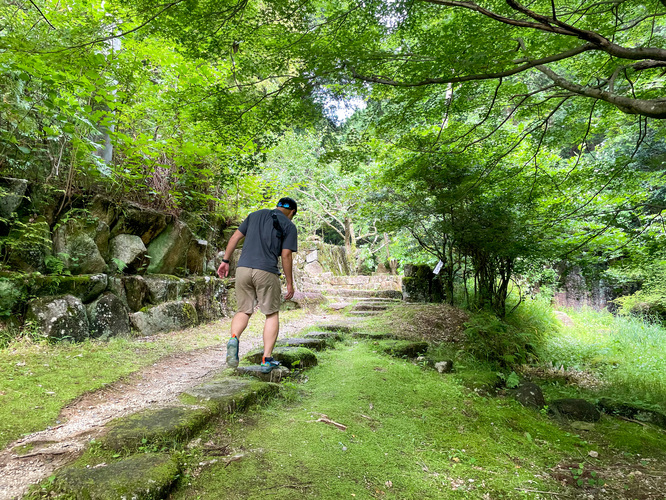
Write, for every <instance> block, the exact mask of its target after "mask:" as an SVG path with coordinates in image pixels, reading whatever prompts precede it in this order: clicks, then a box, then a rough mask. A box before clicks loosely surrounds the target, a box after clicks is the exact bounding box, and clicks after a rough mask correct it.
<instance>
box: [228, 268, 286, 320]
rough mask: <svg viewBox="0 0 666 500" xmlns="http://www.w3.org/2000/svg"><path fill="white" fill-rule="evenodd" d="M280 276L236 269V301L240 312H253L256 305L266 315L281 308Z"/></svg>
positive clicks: (253, 270) (249, 269) (255, 270)
mask: <svg viewBox="0 0 666 500" xmlns="http://www.w3.org/2000/svg"><path fill="white" fill-rule="evenodd" d="M281 292H282V290H281V289H280V278H279V277H278V275H277V274H273V273H269V272H268V271H262V270H261V269H251V268H249V267H239V268H237V269H236V302H237V303H238V312H242V313H245V314H252V313H253V312H254V307H255V305H257V304H258V305H259V310H260V311H261V312H262V313H264V314H265V315H267V316H268V315H269V314H273V313H276V312H278V311H279V310H280V298H281V297H280V295H281Z"/></svg>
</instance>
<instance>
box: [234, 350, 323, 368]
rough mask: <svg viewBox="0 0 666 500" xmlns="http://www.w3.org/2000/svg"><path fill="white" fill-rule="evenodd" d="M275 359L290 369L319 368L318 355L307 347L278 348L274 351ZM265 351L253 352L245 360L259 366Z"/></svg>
mask: <svg viewBox="0 0 666 500" xmlns="http://www.w3.org/2000/svg"><path fill="white" fill-rule="evenodd" d="M272 354H273V358H275V359H276V360H277V361H279V362H280V363H282V364H283V365H284V366H286V367H287V368H290V369H294V368H298V369H300V368H309V367H311V366H317V363H318V360H317V355H316V354H315V353H314V351H311V350H310V349H307V348H305V347H276V348H275V349H273V353H272ZM263 355H264V351H263V350H260V351H253V352H250V353H248V354H247V355H246V356H245V359H246V360H247V361H249V362H250V363H254V364H259V363H261V358H262V357H263Z"/></svg>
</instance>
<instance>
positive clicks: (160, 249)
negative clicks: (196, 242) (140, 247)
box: [148, 221, 194, 276]
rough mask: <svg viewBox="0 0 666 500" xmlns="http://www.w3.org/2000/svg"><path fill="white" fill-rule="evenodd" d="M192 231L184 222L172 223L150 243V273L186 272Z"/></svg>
mask: <svg viewBox="0 0 666 500" xmlns="http://www.w3.org/2000/svg"><path fill="white" fill-rule="evenodd" d="M193 239H194V238H193V236H192V231H190V229H189V228H188V227H187V226H186V225H185V224H184V223H182V222H180V221H176V222H174V223H173V224H170V225H169V226H168V227H167V228H166V229H165V230H164V231H162V233H161V234H160V235H159V236H158V237H157V238H155V239H154V240H153V241H152V242H151V243H150V245H148V256H149V257H150V264H149V266H148V273H150V274H174V275H176V276H182V275H184V274H185V271H186V265H187V254H188V251H189V248H190V243H191V242H192V240H193Z"/></svg>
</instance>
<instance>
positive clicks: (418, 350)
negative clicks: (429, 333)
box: [376, 340, 428, 358]
mask: <svg viewBox="0 0 666 500" xmlns="http://www.w3.org/2000/svg"><path fill="white" fill-rule="evenodd" d="M376 345H377V348H378V350H379V351H382V352H384V353H386V354H390V355H391V356H396V357H399V358H403V357H405V358H415V357H417V356H420V355H421V354H424V353H425V352H426V351H427V350H428V343H427V342H422V341H418V342H413V341H411V340H380V341H377V342H376Z"/></svg>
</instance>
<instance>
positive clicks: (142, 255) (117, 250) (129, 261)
mask: <svg viewBox="0 0 666 500" xmlns="http://www.w3.org/2000/svg"><path fill="white" fill-rule="evenodd" d="M109 261H110V267H111V269H113V270H114V271H116V270H117V271H120V272H124V273H127V274H135V273H142V272H144V271H145V270H146V267H147V265H148V259H147V249H146V245H144V244H143V240H141V238H140V237H138V236H135V235H132V234H119V235H118V236H116V237H114V238H112V239H111V240H110V241H109ZM119 263H120V265H119ZM120 268H122V269H120Z"/></svg>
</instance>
